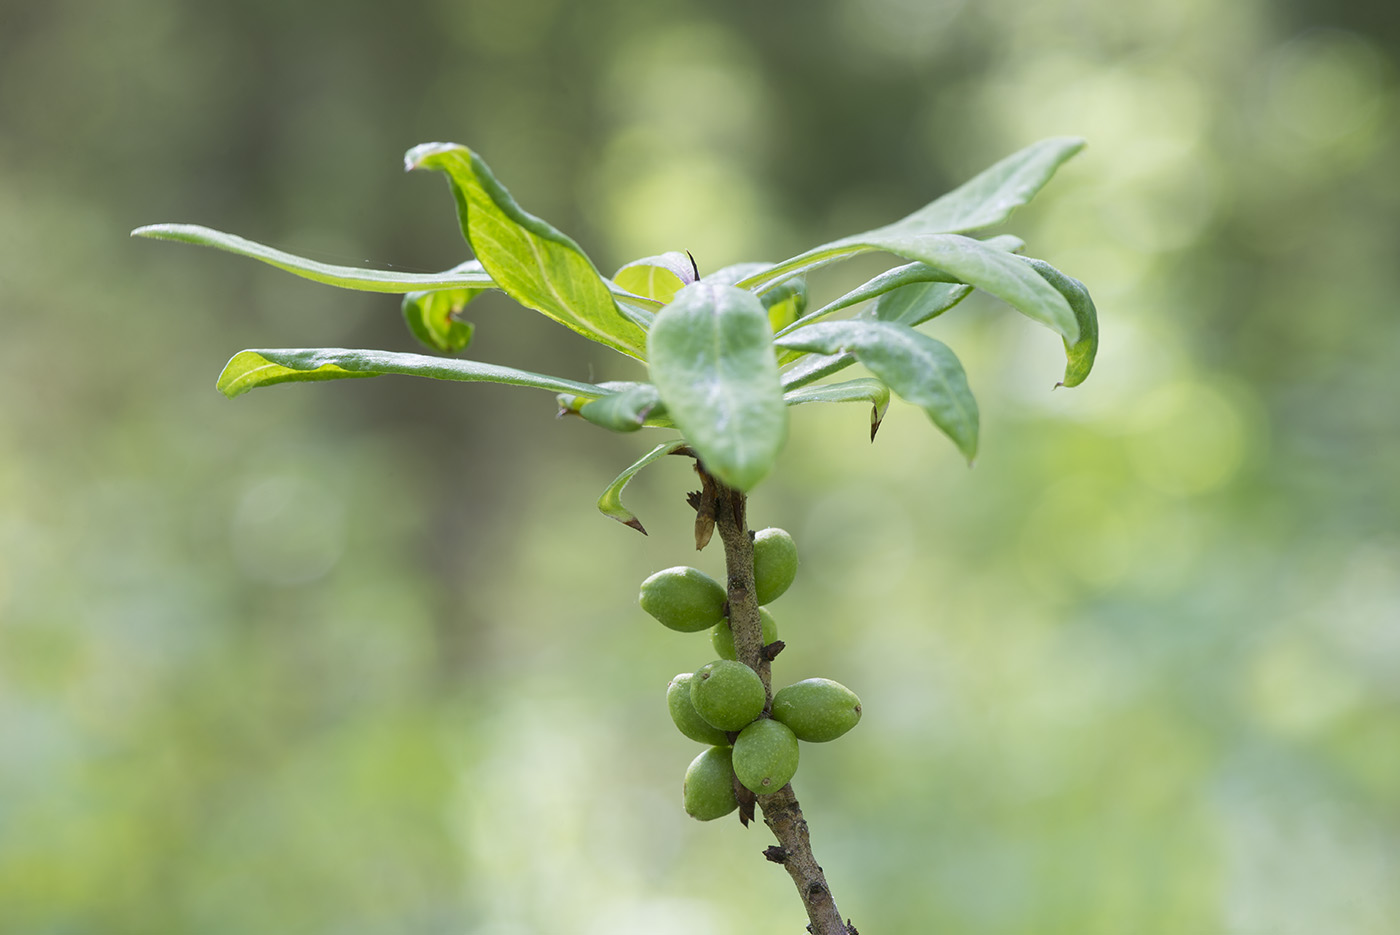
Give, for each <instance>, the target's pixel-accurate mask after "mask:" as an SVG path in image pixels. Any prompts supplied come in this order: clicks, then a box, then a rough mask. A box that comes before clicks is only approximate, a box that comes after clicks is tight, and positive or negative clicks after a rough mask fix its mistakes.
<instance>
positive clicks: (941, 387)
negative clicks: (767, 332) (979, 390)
mask: <svg viewBox="0 0 1400 935" xmlns="http://www.w3.org/2000/svg"><path fill="white" fill-rule="evenodd" d="M777 343H778V345H779V346H780V347H796V348H801V349H803V350H809V351H816V352H818V353H822V354H839V353H843V352H844V353H851V354H854V355H855V356H856V358H857V359H858V360H859V361H860V362H861V363H862V364H864V365H865V366H866V368H867V369H869V370H870V372H871V373H873V374H875V376H877V377H879V378H880V380H881V381H883V382H884V383H885V384H886V385H887V386H889V388H890V389H892V390H894V391H895V393H897V394H899V396H900V397H901V398H903V399H905V400H908V401H909V402H911V403H913V404H914V405H916V406H920V407H922V408H923V410H924V412H925V413H927V414H928V417H929V419H930V420H932V421H933V424H934V425H936V426H938V428H939V429H941V430H942V431H943V433H944V434H945V435H947V436H948V437H949V438H951V439H952V440H953V443H954V444H955V445H957V446H958V450H960V451H961V452H962V453H963V455H964V456H965V457H966V458H967V459H968V461H971V460H972V459H973V457H975V456H976V454H977V430H978V416H977V401H976V400H975V399H973V397H972V390H971V389H969V388H968V385H967V374H966V373H964V372H963V367H962V364H961V363H960V362H959V361H958V358H957V355H955V354H954V353H953V352H952V351H951V350H950V349H949V348H948V346H947V345H946V344H944V343H943V342H941V341H937V340H934V339H933V338H931V337H929V336H928V335H926V334H923V333H921V332H918V331H915V330H914V329H913V328H910V327H909V326H907V325H900V324H895V323H893V322H885V321H868V320H864V319H854V320H850V321H827V322H818V323H817V324H814V325H808V326H807V327H805V328H802V329H800V330H798V331H794V332H793V333H792V334H790V335H788V336H787V337H784V338H779V339H778V342H777Z"/></svg>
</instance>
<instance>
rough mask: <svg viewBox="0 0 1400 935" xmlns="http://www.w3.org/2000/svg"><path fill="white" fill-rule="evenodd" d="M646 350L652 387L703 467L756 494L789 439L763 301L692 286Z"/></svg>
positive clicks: (665, 314) (660, 320)
mask: <svg viewBox="0 0 1400 935" xmlns="http://www.w3.org/2000/svg"><path fill="white" fill-rule="evenodd" d="M647 351H648V355H647V356H648V361H649V364H650V367H651V379H652V382H653V383H655V384H656V387H657V389H658V390H660V391H661V398H662V400H663V401H664V402H665V404H666V410H667V412H668V413H669V415H670V417H671V420H672V421H673V422H674V423H675V424H676V427H677V428H679V429H680V431H681V433H682V434H683V435H684V436H685V437H686V438H687V439H689V441H690V445H691V447H692V448H694V449H695V451H696V453H697V454H698V455H699V456H700V460H701V461H702V462H703V463H704V465H705V468H706V469H707V470H708V471H709V472H710V473H711V474H713V475H714V476H715V477H717V478H719V479H720V480H721V481H723V482H724V483H726V484H728V485H729V486H731V487H735V488H737V489H739V490H743V491H747V490H751V489H752V488H753V487H754V485H755V484H757V483H758V482H759V481H760V480H762V479H763V477H764V476H765V475H766V474H767V473H768V471H769V470H770V469H771V468H772V466H773V462H774V461H775V460H776V459H777V457H778V452H779V451H780V450H781V449H782V446H783V442H784V441H785V440H786V439H787V408H786V407H785V406H784V405H783V397H782V390H781V388H780V387H779V383H778V363H777V359H776V357H775V356H774V353H773V344H772V332H771V331H770V330H769V326H768V314H767V312H766V311H765V309H764V308H763V304H762V303H761V302H759V300H758V299H757V298H756V297H755V296H754V295H753V294H752V293H750V292H746V291H744V290H742V289H736V288H734V287H732V286H720V285H713V284H711V283H706V282H698V283H692V284H691V285H688V286H686V287H685V288H684V289H682V290H681V291H680V292H679V293H677V295H676V298H675V300H674V301H673V302H672V303H671V304H670V305H668V306H666V307H665V308H664V309H662V310H661V311H660V312H659V313H658V314H657V316H656V321H655V322H654V323H653V324H652V328H651V332H650V334H649V335H648V340H647Z"/></svg>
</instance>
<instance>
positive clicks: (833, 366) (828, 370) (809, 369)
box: [774, 338, 856, 393]
mask: <svg viewBox="0 0 1400 935" xmlns="http://www.w3.org/2000/svg"><path fill="white" fill-rule="evenodd" d="M778 340H780V339H777V338H775V339H774V341H775V342H776V341H778ZM788 351H789V352H792V349H791V348H789V349H788ZM855 362H856V357H855V355H854V354H805V356H803V357H801V358H800V359H799V360H798V361H797V362H796V363H794V364H792V365H790V366H788V367H787V368H785V369H784V370H783V372H782V373H781V374H779V381H780V382H781V384H782V387H783V392H785V393H786V392H788V391H789V390H795V389H798V388H799V387H803V386H806V385H807V384H809V383H815V382H817V381H818V380H820V379H822V378H823V377H829V376H831V375H832V374H833V373H837V372H839V371H841V370H845V369H846V368H847V367H849V366H850V365H851V364H853V363H855Z"/></svg>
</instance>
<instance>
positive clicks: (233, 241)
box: [131, 224, 494, 293]
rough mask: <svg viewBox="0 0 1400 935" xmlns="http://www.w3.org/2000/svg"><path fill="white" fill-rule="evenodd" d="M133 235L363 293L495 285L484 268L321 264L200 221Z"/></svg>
mask: <svg viewBox="0 0 1400 935" xmlns="http://www.w3.org/2000/svg"><path fill="white" fill-rule="evenodd" d="M131 236H133V237H149V238H151V239H153V240H174V241H177V242H179V243H191V244H197V245H199V246H201V247H214V248H215V249H218V250H225V251H227V252H229V253H236V254H238V255H239V256H246V257H250V258H252V259H254V260H260V261H261V262H263V263H266V264H268V265H269V266H275V267H277V268H278V269H281V270H286V271H287V272H289V273H294V274H295V275H297V276H300V277H302V278H303V279H310V280H313V281H314V282H319V283H324V284H325V285H328V286H339V287H340V288H342V289H356V290H359V291H360V292H391V293H406V292H414V291H418V290H427V289H454V288H480V289H490V288H492V287H493V285H494V284H493V283H492V282H491V277H490V276H488V275H487V274H486V273H485V272H483V271H481V270H479V269H478V270H475V271H472V270H463V269H462V268H461V267H453V268H452V269H450V270H447V271H445V272H441V273H402V272H397V271H393V270H380V269H361V268H359V267H356V266H333V265H331V264H329V263H318V262H316V261H315V260H308V259H305V258H304V257H299V256H294V255H293V254H290V253H285V252H283V251H281V250H277V249H274V248H273V247H269V246H266V245H264V244H260V243H255V242H254V241H251V240H245V239H244V238H242V237H238V236H236V235H234V234H225V233H223V232H222V231H216V230H212V229H211V228H208V227H200V226H199V225H197V224H151V225H149V226H147V227H138V228H136V230H134V231H132V232H131Z"/></svg>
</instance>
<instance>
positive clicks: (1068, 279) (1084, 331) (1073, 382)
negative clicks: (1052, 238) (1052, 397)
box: [1022, 257, 1099, 386]
mask: <svg viewBox="0 0 1400 935" xmlns="http://www.w3.org/2000/svg"><path fill="white" fill-rule="evenodd" d="M1022 259H1024V260H1025V261H1026V262H1027V263H1029V264H1030V265H1031V268H1032V269H1034V270H1035V271H1036V272H1037V273H1039V274H1040V275H1042V276H1044V277H1045V281H1046V282H1048V283H1050V285H1052V286H1054V287H1055V288H1056V289H1058V290H1059V292H1060V294H1061V295H1063V296H1064V297H1065V299H1066V301H1068V302H1069V307H1070V308H1072V309H1074V317H1075V318H1076V319H1078V321H1079V340H1078V341H1076V342H1075V343H1073V344H1071V343H1070V342H1069V341H1068V340H1066V341H1065V359H1066V360H1065V377H1064V380H1063V381H1061V382H1060V384H1059V385H1060V386H1078V385H1079V384H1081V383H1083V382H1084V379H1085V378H1086V377H1087V376H1089V371H1090V370H1092V369H1093V368H1094V356H1095V355H1096V354H1098V351H1099V313H1098V310H1097V309H1095V308H1094V300H1093V299H1092V298H1090V297H1089V290H1088V289H1086V288H1085V287H1084V283H1082V282H1080V281H1079V280H1077V279H1075V278H1074V277H1073V276H1066V275H1065V274H1064V273H1062V272H1060V271H1059V270H1057V269H1055V267H1053V266H1051V265H1050V264H1049V263H1046V262H1045V261H1044V260H1037V259H1035V258H1033V257H1023V258H1022Z"/></svg>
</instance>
